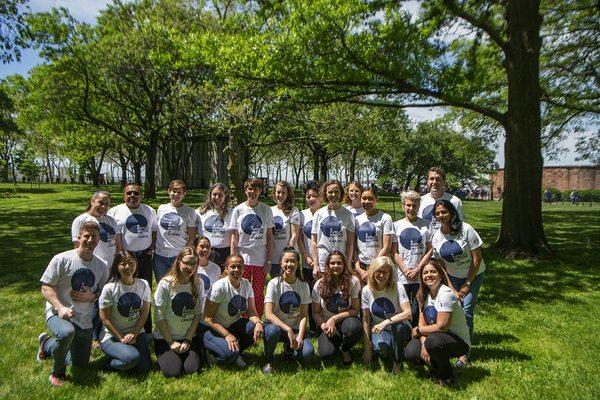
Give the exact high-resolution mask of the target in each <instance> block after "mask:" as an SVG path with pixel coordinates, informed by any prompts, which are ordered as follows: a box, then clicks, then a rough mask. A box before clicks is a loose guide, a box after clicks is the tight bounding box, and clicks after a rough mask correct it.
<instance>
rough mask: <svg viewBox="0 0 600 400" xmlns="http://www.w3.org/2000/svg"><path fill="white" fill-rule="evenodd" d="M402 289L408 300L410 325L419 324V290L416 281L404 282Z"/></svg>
mask: <svg viewBox="0 0 600 400" xmlns="http://www.w3.org/2000/svg"><path fill="white" fill-rule="evenodd" d="M404 290H405V291H406V295H407V296H408V301H410V309H411V312H412V318H411V323H412V326H417V325H419V302H418V300H417V292H418V291H419V284H418V283H405V284H404Z"/></svg>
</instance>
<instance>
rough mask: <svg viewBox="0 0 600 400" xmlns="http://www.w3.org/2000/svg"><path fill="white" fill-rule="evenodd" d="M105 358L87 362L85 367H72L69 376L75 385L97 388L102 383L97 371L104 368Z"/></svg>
mask: <svg viewBox="0 0 600 400" xmlns="http://www.w3.org/2000/svg"><path fill="white" fill-rule="evenodd" d="M105 362H106V360H105V359H104V358H103V357H102V358H99V359H97V360H94V361H92V362H90V363H89V365H88V366H87V367H86V368H83V369H75V368H74V369H73V370H72V372H73V373H72V374H71V377H70V380H71V382H73V385H75V386H82V387H89V388H97V387H99V386H100V384H101V383H102V379H101V377H100V374H99V372H100V371H101V370H102V369H103V368H104V363H105Z"/></svg>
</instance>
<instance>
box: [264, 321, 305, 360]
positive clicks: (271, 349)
mask: <svg viewBox="0 0 600 400" xmlns="http://www.w3.org/2000/svg"><path fill="white" fill-rule="evenodd" d="M294 333H298V330H297V329H294ZM278 342H283V345H284V348H288V349H289V347H290V340H289V338H288V335H287V334H286V333H285V332H284V331H283V330H282V329H281V328H280V327H279V326H277V325H275V324H271V323H267V324H265V337H264V344H265V359H266V360H267V362H269V363H270V362H273V358H274V357H273V354H274V353H275V347H277V343H278ZM293 356H294V359H296V361H298V362H299V363H301V364H306V363H309V362H311V361H312V360H313V358H314V356H315V349H314V347H313V345H312V343H311V342H310V340H309V339H306V338H305V339H304V341H303V342H302V348H301V349H300V351H298V350H294V353H293Z"/></svg>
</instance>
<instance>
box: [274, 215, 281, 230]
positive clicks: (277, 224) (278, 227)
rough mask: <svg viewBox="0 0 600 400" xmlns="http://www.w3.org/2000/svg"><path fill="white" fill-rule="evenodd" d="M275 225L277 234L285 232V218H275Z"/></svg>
mask: <svg viewBox="0 0 600 400" xmlns="http://www.w3.org/2000/svg"><path fill="white" fill-rule="evenodd" d="M273 223H274V224H275V231H276V232H277V231H282V230H283V218H281V217H280V216H279V215H277V216H275V217H273Z"/></svg>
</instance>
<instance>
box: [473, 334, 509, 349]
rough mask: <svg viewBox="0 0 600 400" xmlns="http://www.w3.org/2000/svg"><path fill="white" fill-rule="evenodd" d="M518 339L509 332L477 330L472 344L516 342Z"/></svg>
mask: <svg viewBox="0 0 600 400" xmlns="http://www.w3.org/2000/svg"><path fill="white" fill-rule="evenodd" d="M518 341H519V339H518V338H517V337H516V336H514V335H511V334H510V333H500V332H477V335H475V340H474V342H473V345H474V346H477V345H485V344H498V343H503V342H507V343H516V342H518Z"/></svg>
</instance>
